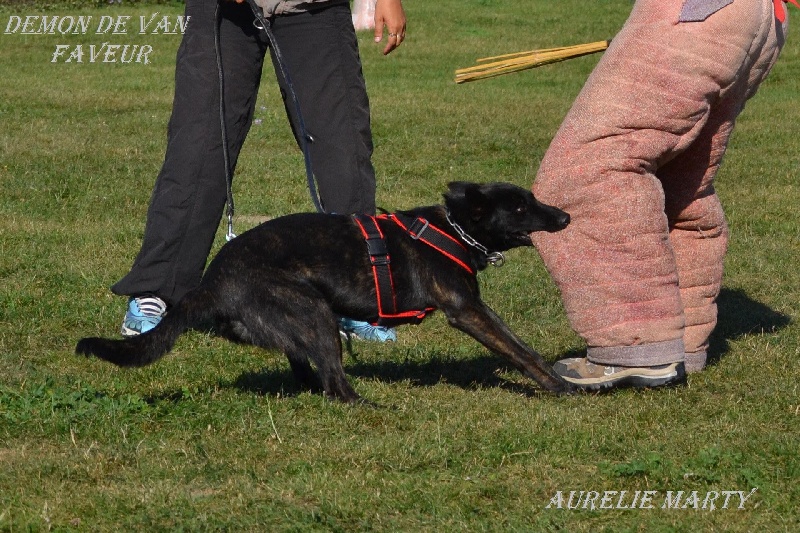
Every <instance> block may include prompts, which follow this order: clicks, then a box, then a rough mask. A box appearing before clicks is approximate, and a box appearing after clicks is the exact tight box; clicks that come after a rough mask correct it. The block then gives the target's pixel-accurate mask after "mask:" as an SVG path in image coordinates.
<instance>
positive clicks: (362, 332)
mask: <svg viewBox="0 0 800 533" xmlns="http://www.w3.org/2000/svg"><path fill="white" fill-rule="evenodd" d="M339 332H340V333H341V334H342V336H343V337H344V338H345V339H350V338H352V337H355V338H357V339H362V340H365V341H377V342H386V341H396V340H397V333H395V331H394V329H393V328H386V327H383V326H373V325H372V324H370V323H369V322H361V321H360V320H353V319H352V318H344V317H342V318H340V319H339Z"/></svg>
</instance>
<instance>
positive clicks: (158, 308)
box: [121, 296, 167, 337]
mask: <svg viewBox="0 0 800 533" xmlns="http://www.w3.org/2000/svg"><path fill="white" fill-rule="evenodd" d="M166 313H167V303H166V302H165V301H164V300H162V299H161V298H159V297H158V296H138V297H132V298H131V299H130V300H128V310H127V311H126V312H125V318H124V319H123V320H122V331H121V333H122V336H123V337H135V336H136V335H140V334H142V333H145V332H147V331H150V330H151V329H153V328H154V327H156V326H157V325H158V323H159V322H161V319H162V318H164V315H165V314H166Z"/></svg>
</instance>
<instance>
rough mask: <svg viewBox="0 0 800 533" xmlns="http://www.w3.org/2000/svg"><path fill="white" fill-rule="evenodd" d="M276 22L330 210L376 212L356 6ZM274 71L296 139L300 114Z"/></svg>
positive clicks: (275, 31)
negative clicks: (312, 139)
mask: <svg viewBox="0 0 800 533" xmlns="http://www.w3.org/2000/svg"><path fill="white" fill-rule="evenodd" d="M271 24H272V26H271V27H272V31H273V34H274V35H275V39H276V40H277V42H278V47H279V48H280V50H281V53H282V55H283V58H284V60H285V62H286V64H287V67H288V69H289V73H290V77H291V79H292V82H293V85H294V89H295V92H296V93H297V96H298V100H299V102H300V109H301V112H302V114H303V119H304V122H305V125H306V128H307V130H308V132H309V133H310V134H311V136H312V137H313V138H314V142H313V143H312V144H311V146H310V152H311V161H312V165H313V169H314V174H315V176H316V179H317V183H318V187H319V193H320V197H321V200H322V203H323V206H324V208H325V210H326V211H328V212H334V213H370V214H371V213H374V212H375V171H374V169H373V166H372V161H371V158H372V149H373V146H372V132H371V129H370V111H369V100H368V97H367V89H366V84H365V81H364V76H363V73H362V70H361V58H360V56H359V52H358V41H357V39H356V34H355V30H354V29H353V21H352V15H351V12H350V6H349V4H347V3H343V4H336V5H333V6H330V7H325V8H323V9H319V10H315V11H311V12H308V13H303V14H298V15H290V16H282V17H276V18H274V19H273V20H272V22H271ZM273 63H275V58H274V55H273ZM275 70H276V74H277V75H278V82H279V84H280V86H281V91H282V93H283V97H284V103H285V104H286V109H287V113H288V115H289V117H290V122H291V123H292V127H293V131H294V133H295V137H297V136H298V133H299V132H298V128H297V120H296V117H295V114H296V113H295V108H294V106H293V104H292V102H291V98H290V97H289V95H288V94H287V88H286V86H285V84H284V81H283V79H281V76H280V74H279V71H278V65H277V64H276V65H275Z"/></svg>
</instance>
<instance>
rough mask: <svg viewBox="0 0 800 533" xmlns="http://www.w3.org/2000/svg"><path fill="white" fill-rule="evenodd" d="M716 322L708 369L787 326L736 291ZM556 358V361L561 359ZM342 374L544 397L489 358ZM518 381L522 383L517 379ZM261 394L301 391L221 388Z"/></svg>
mask: <svg viewBox="0 0 800 533" xmlns="http://www.w3.org/2000/svg"><path fill="white" fill-rule="evenodd" d="M717 305H718V308H719V320H718V324H717V327H716V329H715V330H714V332H713V333H712V335H711V339H710V347H709V354H708V363H707V364H709V365H713V364H716V363H717V362H719V360H720V359H721V358H722V357H724V355H725V354H726V353H727V352H728V350H729V343H730V341H732V340H735V339H737V338H740V337H742V336H744V335H748V334H752V333H764V332H775V331H778V330H780V329H782V328H784V327H786V326H787V325H789V324H790V323H791V318H790V317H789V316H787V315H784V314H783V313H779V312H777V311H774V310H773V309H771V308H770V307H768V306H766V305H764V304H762V303H760V302H757V301H755V300H753V299H752V298H750V297H749V296H748V295H747V294H745V292H744V291H742V290H739V289H722V292H721V293H720V296H719V298H718V300H717ZM582 355H583V352H581V351H570V352H567V353H565V354H562V355H561V357H581V356H582ZM561 357H559V358H561ZM345 371H346V372H347V374H348V376H350V377H358V378H364V379H377V380H381V381H386V382H400V381H408V382H410V383H411V384H413V385H414V386H418V387H430V386H434V385H438V384H440V383H448V384H451V385H455V386H457V387H461V388H464V389H467V390H469V389H476V388H487V387H489V388H491V387H500V388H503V389H505V390H509V391H511V392H514V393H516V394H523V395H526V396H539V395H542V394H546V393H544V392H542V391H541V390H540V389H537V388H536V385H535V384H534V383H533V382H530V384H526V383H517V382H513V381H509V380H507V379H504V378H503V376H502V374H503V373H504V372H508V371H510V372H516V371H515V370H514V369H513V368H512V367H510V366H509V365H508V364H507V363H506V362H505V361H504V360H503V359H502V358H500V357H499V356H494V355H491V354H486V355H482V356H478V357H473V358H469V359H465V360H458V359H454V358H450V357H447V356H443V357H440V356H437V355H435V354H434V356H433V357H432V358H431V359H429V360H427V361H404V362H397V361H377V362H372V361H371V362H365V361H362V360H359V359H358V358H357V357H356V358H350V359H349V363H348V364H346V367H345ZM519 379H520V381H521V382H522V381H526V379H525V378H523V377H522V376H521V375H520V376H519ZM221 385H222V386H226V387H234V388H237V389H239V390H242V391H246V392H252V393H255V394H261V395H267V394H269V395H274V394H281V395H284V396H287V395H288V396H293V395H296V394H299V393H300V392H303V391H304V390H305V389H301V388H300V387H298V386H297V384H296V382H295V380H294V376H293V375H292V373H291V372H290V371H282V372H270V371H258V372H246V373H244V374H242V375H241V376H239V377H238V378H237V379H236V380H235V381H234V382H232V383H226V384H221Z"/></svg>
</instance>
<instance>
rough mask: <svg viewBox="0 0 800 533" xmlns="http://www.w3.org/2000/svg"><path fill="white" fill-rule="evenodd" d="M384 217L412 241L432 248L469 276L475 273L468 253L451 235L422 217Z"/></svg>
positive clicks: (391, 215) (398, 215)
mask: <svg viewBox="0 0 800 533" xmlns="http://www.w3.org/2000/svg"><path fill="white" fill-rule="evenodd" d="M384 216H385V217H386V218H388V219H390V220H392V221H394V223H395V224H397V225H398V226H400V227H401V228H403V230H405V232H406V233H408V234H409V235H410V236H411V238H412V239H415V240H418V241H420V242H424V243H425V244H427V245H428V246H430V247H432V248H434V249H435V250H437V251H438V252H439V253H441V254H442V255H445V256H447V257H448V258H449V259H450V260H451V261H453V262H455V263H456V264H458V265H459V266H460V267H461V268H463V269H464V270H466V271H467V272H469V273H470V274H474V273H475V269H474V268H473V267H472V265H471V263H472V261H471V259H470V255H469V252H468V251H467V249H466V248H465V247H464V245H463V244H461V243H460V242H459V241H458V240H457V239H456V238H455V237H453V236H452V235H450V234H448V233H445V232H444V231H442V230H441V229H439V228H437V227H436V226H434V225H432V224H431V223H430V222H428V221H427V220H425V219H424V218H422V217H416V218H412V217H408V216H405V215H402V214H400V213H392V214H390V215H384Z"/></svg>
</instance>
